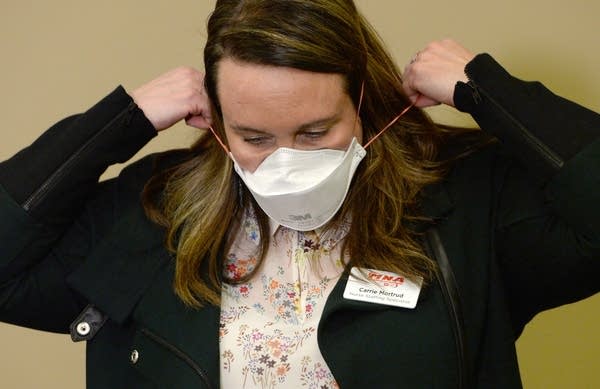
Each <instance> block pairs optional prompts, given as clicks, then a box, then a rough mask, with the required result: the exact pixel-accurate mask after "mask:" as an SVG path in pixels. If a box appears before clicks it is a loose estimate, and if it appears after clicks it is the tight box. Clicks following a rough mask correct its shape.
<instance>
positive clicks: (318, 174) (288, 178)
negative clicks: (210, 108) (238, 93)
mask: <svg viewBox="0 0 600 389" xmlns="http://www.w3.org/2000/svg"><path fill="white" fill-rule="evenodd" d="M362 94H363V93H362V90H361V96H360V102H359V105H358V112H360V106H361V103H362ZM413 105H414V103H413V104H412V105H410V106H409V107H407V108H406V109H405V110H404V111H402V113H400V114H399V115H398V116H396V118H394V120H392V121H391V122H390V123H389V124H388V125H387V126H385V128H384V129H383V130H381V131H380V132H379V133H378V134H377V135H375V136H374V137H373V138H372V139H371V140H370V141H369V142H368V143H367V144H366V145H365V147H363V146H361V145H360V144H359V143H358V141H357V140H356V138H353V139H352V142H351V143H350V146H349V147H348V149H347V150H346V151H343V150H333V149H318V150H296V149H291V148H286V147H281V148H279V149H277V150H275V151H274V152H273V153H272V154H271V155H269V156H268V157H267V158H265V159H264V160H263V161H262V162H261V164H260V165H259V166H258V167H257V168H256V170H255V171H254V172H252V173H251V172H249V171H247V170H245V169H243V168H242V167H241V166H240V165H239V164H238V163H237V161H236V160H235V158H234V157H233V154H232V153H231V152H229V150H227V147H226V146H225V145H224V144H223V142H222V141H221V139H220V138H219V137H218V135H217V134H216V133H215V131H214V129H212V128H210V129H211V131H212V132H213V134H214V135H215V136H216V137H217V140H218V141H219V143H220V144H221V146H222V147H223V148H224V149H225V151H226V152H227V153H228V154H229V156H230V158H231V159H232V161H233V163H234V168H235V171H236V172H237V174H238V175H239V177H240V178H241V179H242V181H243V182H244V184H245V185H246V187H247V188H248V190H250V192H251V193H252V195H253V196H254V199H255V200H256V202H257V203H258V205H259V206H260V207H261V209H262V210H263V211H264V212H265V213H266V214H267V215H268V216H269V217H270V218H271V219H273V220H274V221H275V222H277V223H279V224H280V225H283V226H285V227H288V228H291V229H294V230H298V231H310V230H314V229H316V228H319V227H321V226H323V225H324V224H325V223H327V222H328V221H330V220H331V219H332V218H333V216H334V215H335V214H336V213H337V211H338V210H339V209H340V207H341V206H342V204H343V202H344V199H345V198H346V195H347V194H348V190H349V189H350V183H351V181H352V177H353V176H354V172H355V171H356V169H357V167H358V165H359V164H360V162H361V161H362V159H363V158H364V156H365V155H366V153H367V152H366V150H365V148H366V147H368V145H369V144H370V143H371V142H373V141H374V140H375V139H376V138H377V137H378V136H379V135H381V134H382V133H383V132H384V131H385V130H386V129H387V128H389V127H390V126H391V125H392V124H394V123H395V122H396V121H397V120H398V119H399V118H400V117H401V116H402V115H404V114H405V113H406V112H407V111H408V110H409V109H410V108H411V107H412V106H413ZM357 122H358V113H357V119H356V121H355V126H356V123H357Z"/></svg>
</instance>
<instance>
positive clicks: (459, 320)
mask: <svg viewBox="0 0 600 389" xmlns="http://www.w3.org/2000/svg"><path fill="white" fill-rule="evenodd" d="M425 238H426V239H425V245H424V246H425V251H426V252H427V255H429V257H430V258H432V259H435V261H436V262H437V264H438V271H437V274H436V276H437V281H438V283H439V284H440V289H441V290H442V294H443V295H444V300H445V301H446V306H447V307H448V312H449V314H450V319H451V322H452V331H453V332H454V341H455V344H456V353H457V356H458V380H459V384H458V387H459V389H468V388H470V387H471V385H470V384H471V383H470V378H471V375H470V372H469V362H468V361H469V359H468V357H467V351H468V350H467V344H466V333H465V323H464V317H463V311H462V304H461V299H460V295H459V291H458V287H457V285H456V279H455V277H454V272H452V267H451V266H450V262H449V261H448V255H446V250H445V249H444V245H443V244H442V240H441V239H440V236H439V234H438V232H437V230H436V229H435V228H434V227H432V228H430V229H429V230H427V231H426V232H425Z"/></svg>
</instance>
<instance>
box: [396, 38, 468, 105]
mask: <svg viewBox="0 0 600 389" xmlns="http://www.w3.org/2000/svg"><path fill="white" fill-rule="evenodd" d="M473 57H475V55H474V54H473V53H471V52H470V51H469V50H467V49H466V48H464V47H463V46H461V45H459V44H458V43H456V42H455V41H453V40H450V39H446V40H442V41H435V42H431V43H430V44H428V45H427V47H425V48H424V49H423V50H421V51H419V52H418V53H417V54H415V56H414V57H413V58H412V60H411V61H410V63H408V64H407V65H406V67H405V68H404V75H403V77H404V79H403V87H404V91H405V92H406V94H407V95H408V97H409V98H410V99H411V100H412V101H415V100H416V99H417V98H419V100H418V101H417V106H418V107H428V106H432V105H437V104H440V103H443V104H447V105H450V106H454V99H453V96H454V87H455V85H456V83H457V82H458V81H463V82H467V81H468V80H467V76H466V75H465V66H466V65H467V63H469V62H470V61H471V60H472V59H473Z"/></svg>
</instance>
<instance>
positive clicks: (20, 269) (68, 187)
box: [0, 55, 600, 389]
mask: <svg viewBox="0 0 600 389" xmlns="http://www.w3.org/2000/svg"><path fill="white" fill-rule="evenodd" d="M466 72H467V75H468V76H469V78H470V80H471V81H470V82H469V83H468V84H462V83H459V84H458V85H457V88H456V92H455V103H456V105H457V107H458V108H459V109H461V110H463V111H466V112H469V113H470V114H471V115H472V116H473V117H474V118H475V120H476V121H477V122H478V123H479V125H480V126H481V127H482V128H483V129H484V130H485V131H487V132H489V133H491V134H492V135H494V136H496V137H497V138H498V139H500V143H496V144H493V145H491V146H488V147H486V148H484V149H481V150H479V151H477V152H475V153H474V154H472V155H470V156H469V157H467V158H465V159H462V160H459V161H458V162H457V163H456V164H455V166H454V167H453V169H452V170H451V172H450V173H449V174H448V176H447V177H446V179H445V180H444V182H443V183H441V184H440V185H436V186H433V187H430V188H428V189H427V191H426V193H427V196H426V200H425V202H424V209H425V212H426V214H427V216H430V217H431V218H433V219H434V220H435V221H436V228H437V231H438V232H439V234H440V236H441V240H442V243H443V245H444V247H445V250H446V252H447V254H448V257H449V261H450V264H451V267H452V269H453V273H454V276H455V278H456V283H457V285H458V289H459V293H460V302H461V305H462V310H463V316H462V318H463V320H464V326H465V328H464V329H465V333H466V338H465V350H466V352H467V358H468V359H467V367H468V371H470V372H471V377H470V379H471V382H472V386H473V387H477V388H482V389H483V388H486V389H487V388H502V389H506V388H519V387H521V383H520V378H519V372H518V365H517V359H516V354H515V349H514V341H515V339H516V338H517V337H518V335H519V334H520V332H521V331H522V329H523V326H524V325H525V324H526V323H527V322H528V321H529V320H530V319H531V318H532V317H533V316H534V315H535V314H536V313H538V312H540V311H542V310H544V309H548V308H552V307H556V306H559V305H561V304H565V303H569V302H572V301H576V300H578V299H582V298H584V297H587V296H590V295H592V294H594V293H596V292H597V291H598V290H599V289H600V281H598V280H599V279H600V277H599V276H600V207H599V206H598V204H599V203H600V140H598V134H599V132H600V116H599V115H598V114H596V113H594V112H591V111H589V110H587V109H585V108H582V107H581V106H578V105H576V104H574V103H571V102H569V101H566V100H564V99H562V98H560V97H557V96H555V95H553V94H552V93H550V92H549V91H548V90H546V89H545V88H544V87H543V86H542V85H541V84H539V83H528V82H523V81H520V80H517V79H515V78H513V77H512V76H510V75H509V74H508V73H506V72H505V71H504V69H502V68H501V67H500V66H499V65H498V64H497V63H496V62H495V61H494V60H493V59H492V58H491V57H489V56H488V55H479V56H477V57H476V58H475V59H474V60H473V61H472V62H470V63H469V64H468V65H467V69H466ZM154 135H155V131H154V129H153V128H152V126H151V124H150V123H149V122H148V120H147V119H146V118H145V117H144V116H143V113H142V112H141V111H140V110H139V109H138V108H137V107H136V106H135V104H133V102H132V101H131V98H130V97H129V96H128V95H127V94H126V93H125V91H124V90H123V89H122V88H118V89H117V90H115V91H114V92H113V93H111V94H110V95H109V96H107V97H106V98H105V99H103V100H102V101H101V102H99V103H98V104H97V105H96V106H94V107H93V108H92V109H90V110H89V111H88V112H86V113H84V114H82V115H78V116H74V117H70V118H67V119H65V120H63V121H61V122H59V123H58V124H56V125H55V126H53V127H52V128H51V129H50V130H48V131H47V132H46V133H45V134H43V135H42V136H41V137H40V138H39V139H38V140H37V141H36V142H35V143H33V144H32V145H31V146H30V147H28V148H26V149H24V150H23V151H21V152H20V153H18V154H17V155H15V156H14V157H13V158H11V159H9V160H7V161H5V162H3V163H2V164H0V217H1V220H2V223H0V242H1V244H0V320H2V321H6V322H9V323H14V324H18V325H23V326H27V327H32V328H37V329H42V330H48V331H56V332H69V331H70V328H69V326H70V325H71V324H72V323H74V325H75V326H74V327H73V329H72V330H71V332H72V333H73V334H74V335H75V336H76V337H77V336H78V335H77V324H78V323H81V322H83V321H87V322H89V323H91V324H92V328H91V331H90V333H89V334H87V335H81V334H84V333H85V331H83V332H80V334H79V336H80V337H81V338H84V339H88V344H87V377H88V378H87V383H88V387H89V388H92V389H95V388H160V389H164V388H178V389H181V388H202V387H212V388H218V387H219V383H218V382H219V344H218V330H219V308H218V307H206V308H202V309H199V310H192V309H189V308H186V307H185V306H184V305H183V304H182V303H181V302H180V301H179V300H178V299H177V297H176V296H175V294H174V293H173V288H172V279H173V271H174V269H173V260H172V258H171V256H170V255H169V253H168V252H167V251H166V250H165V248H164V247H163V235H164V231H163V230H162V229H161V228H159V227H157V226H156V225H153V224H152V223H151V222H149V221H148V220H147V218H146V216H145V214H144V212H143V209H142V208H141V205H140V199H139V196H140V191H141V190H142V188H143V185H144V183H145V182H146V181H147V179H148V178H149V177H150V176H151V175H152V174H153V170H154V165H155V160H156V157H155V156H149V157H146V158H144V159H143V160H142V161H140V162H137V163H135V164H133V165H131V166H129V167H127V168H126V169H124V170H123V172H122V173H121V174H120V175H119V177H118V178H115V179H111V180H109V181H106V182H101V183H98V177H99V175H100V174H101V173H102V172H103V171H104V169H105V168H106V167H107V166H109V165H111V164H114V163H117V162H124V161H126V160H127V159H129V158H130V157H131V156H132V155H133V154H134V153H135V152H136V151H137V150H139V148H141V147H142V146H143V145H144V144H145V143H146V142H147V141H148V140H149V139H151V138H152V137H153V136H154ZM566 276H568V278H569V280H570V282H568V283H567V282H562V280H563V279H564V277H566ZM345 283H346V278H345V277H342V278H341V279H340V280H339V282H338V284H337V285H336V287H335V288H334V290H333V292H332V294H331V295H330V297H329V299H328V300H327V304H326V306H325V309H324V312H323V316H322V318H321V321H320V324H319V329H318V339H319V346H320V348H321V351H322V354H323V356H324V358H325V360H326V361H327V363H328V365H329V367H330V369H331V371H332V373H333V375H334V376H335V378H336V379H337V381H338V383H339V384H340V387H341V388H343V389H346V388H365V387H370V386H375V387H378V388H396V387H406V388H454V387H456V385H457V381H458V373H457V358H458V352H457V348H456V346H455V335H454V334H453V325H452V319H451V317H450V316H449V314H448V307H447V305H446V303H445V301H444V298H443V293H442V290H441V289H440V287H439V286H438V285H436V284H434V285H432V286H431V287H430V288H428V289H426V291H425V292H424V293H423V295H422V296H421V297H420V300H419V303H418V304H417V307H416V308H415V309H414V310H406V309H401V308H395V307H390V306H378V305H374V304H370V303H363V302H357V301H350V300H345V299H344V298H343V297H342V294H343V290H344V287H345ZM557 285H560V287H557ZM88 304H92V305H93V306H94V307H95V309H96V310H97V311H98V312H99V314H98V316H97V317H98V318H106V322H105V323H104V324H103V325H102V326H101V327H100V326H99V325H98V323H95V320H96V319H94V312H95V311H94V310H90V309H87V310H85V308H86V306H88ZM82 312H85V313H86V314H87V315H88V317H87V318H83V319H81V318H79V319H77V320H76V318H77V316H78V315H80V313H82ZM80 329H81V328H80Z"/></svg>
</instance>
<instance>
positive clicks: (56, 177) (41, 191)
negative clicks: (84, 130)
mask: <svg viewBox="0 0 600 389" xmlns="http://www.w3.org/2000/svg"><path fill="white" fill-rule="evenodd" d="M136 107H137V106H136V104H135V103H134V102H131V103H129V105H128V106H127V108H125V109H124V110H123V111H121V112H119V114H118V115H117V116H115V117H114V118H113V119H112V120H111V121H110V122H108V124H106V125H105V126H104V127H102V128H101V129H100V131H98V132H97V133H96V134H94V135H93V136H92V137H91V138H90V139H88V140H87V141H86V142H85V143H84V144H83V145H82V146H81V147H80V148H79V149H78V150H77V151H75V153H73V155H71V156H70V157H69V158H68V159H67V160H66V161H65V162H63V164H62V165H61V166H59V168H58V169H56V171H55V172H54V173H52V174H51V175H50V177H48V178H47V179H46V180H45V181H44V182H43V183H42V185H40V187H39V188H38V189H37V190H36V191H35V192H33V193H32V194H31V195H30V196H29V198H28V199H27V200H25V202H24V203H23V204H22V207H23V209H25V210H26V211H30V210H31V209H32V208H35V207H36V206H37V205H38V204H40V203H41V202H42V201H43V200H44V198H45V197H46V195H47V194H48V192H50V191H51V190H52V188H54V187H55V186H56V184H57V183H58V182H59V181H60V179H61V178H62V177H64V175H65V174H66V173H67V171H68V169H69V168H70V167H71V166H72V165H73V164H74V163H75V161H77V158H78V157H79V156H80V155H81V154H82V153H83V151H85V150H86V149H87V148H89V147H90V145H91V144H93V143H94V141H95V140H96V139H97V138H98V137H99V136H100V135H101V134H102V133H103V132H104V131H106V129H107V128H109V127H111V126H112V125H113V124H114V123H115V122H116V121H118V120H120V119H121V118H123V117H124V116H125V115H126V114H130V115H131V114H132V112H133V111H134V109H135V108H136ZM129 122H130V119H128V120H127V122H126V124H128V123H129Z"/></svg>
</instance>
